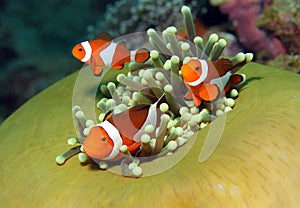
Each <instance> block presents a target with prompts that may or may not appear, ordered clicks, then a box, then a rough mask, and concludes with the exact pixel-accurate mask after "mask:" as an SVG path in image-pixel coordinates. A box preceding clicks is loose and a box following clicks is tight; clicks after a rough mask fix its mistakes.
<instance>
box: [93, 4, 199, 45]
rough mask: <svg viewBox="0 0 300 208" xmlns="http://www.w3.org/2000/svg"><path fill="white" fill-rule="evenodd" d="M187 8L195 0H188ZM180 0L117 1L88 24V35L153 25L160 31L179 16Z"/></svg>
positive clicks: (135, 29) (142, 29)
mask: <svg viewBox="0 0 300 208" xmlns="http://www.w3.org/2000/svg"><path fill="white" fill-rule="evenodd" d="M189 2H190V3H188V4H187V5H188V6H190V7H191V8H193V7H196V6H199V5H198V4H199V3H198V2H197V1H189ZM183 4H185V1H184V0H155V1H152V0H132V1H127V0H119V1H116V2H115V3H114V4H112V5H109V6H108V7H107V10H106V12H105V13H104V14H103V16H101V18H99V20H98V22H97V23H96V26H92V25H90V26H89V27H88V31H89V33H90V35H89V37H90V38H91V39H92V38H95V37H96V36H97V34H98V33H99V32H100V31H106V32H108V33H110V34H111V35H112V36H113V37H118V36H121V35H125V34H129V33H132V32H142V31H146V30H147V29H148V28H150V27H154V28H155V29H156V30H158V31H162V30H163V29H164V28H165V27H167V26H169V25H177V26H178V21H179V20H180V19H181V16H180V8H181V6H182V5H183Z"/></svg>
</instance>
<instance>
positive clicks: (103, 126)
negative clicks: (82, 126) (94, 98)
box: [83, 101, 161, 161]
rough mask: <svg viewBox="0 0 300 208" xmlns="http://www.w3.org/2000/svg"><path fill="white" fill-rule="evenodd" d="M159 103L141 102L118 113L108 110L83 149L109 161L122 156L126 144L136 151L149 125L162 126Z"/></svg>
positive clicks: (129, 148)
mask: <svg viewBox="0 0 300 208" xmlns="http://www.w3.org/2000/svg"><path fill="white" fill-rule="evenodd" d="M158 102H159V101H157V102H156V103H154V104H152V105H147V104H141V105H137V106H135V107H132V108H130V109H128V110H126V111H124V112H122V113H120V114H117V115H113V114H112V113H111V112H110V113H108V114H107V115H106V116H105V118H104V121H103V122H102V123H100V124H98V125H97V126H94V127H92V128H91V130H90V133H89V134H88V136H87V138H86V140H85V141H84V143H83V151H84V152H85V153H86V154H87V155H88V156H89V157H91V158H93V159H96V160H109V161H115V160H118V159H121V158H122V153H121V152H120V150H119V149H120V147H121V146H122V145H127V147H128V151H129V152H130V153H131V154H136V153H137V152H138V151H139V147H140V146H141V141H140V138H141V136H142V135H143V134H144V133H145V131H144V129H145V127H146V126H147V125H149V124H151V125H153V126H155V127H158V125H159V123H160V119H159V118H160V115H161V113H160V110H159V108H157V104H158Z"/></svg>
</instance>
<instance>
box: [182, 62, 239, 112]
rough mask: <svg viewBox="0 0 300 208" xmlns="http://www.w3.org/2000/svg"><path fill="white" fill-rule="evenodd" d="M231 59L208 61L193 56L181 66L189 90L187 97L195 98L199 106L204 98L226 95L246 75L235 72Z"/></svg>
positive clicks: (210, 99) (207, 99) (205, 99)
mask: <svg viewBox="0 0 300 208" xmlns="http://www.w3.org/2000/svg"><path fill="white" fill-rule="evenodd" d="M233 68H234V67H233V66H232V63H231V62H230V60H228V59H225V58H222V59H219V60H217V61H208V60H203V59H198V58H191V59H189V60H188V61H187V62H186V63H184V64H183V65H182V67H181V75H182V78H183V80H184V83H185V85H186V86H187V88H188V92H187V94H186V95H185V98H186V99H193V100H194V102H195V104H196V105H197V106H200V105H201V103H202V100H204V101H214V100H216V99H217V98H218V97H219V96H220V95H222V96H223V95H225V93H227V92H228V90H229V89H230V88H231V86H232V85H236V84H239V83H241V82H242V81H243V80H244V77H243V76H242V75H240V74H233V72H232V69H233Z"/></svg>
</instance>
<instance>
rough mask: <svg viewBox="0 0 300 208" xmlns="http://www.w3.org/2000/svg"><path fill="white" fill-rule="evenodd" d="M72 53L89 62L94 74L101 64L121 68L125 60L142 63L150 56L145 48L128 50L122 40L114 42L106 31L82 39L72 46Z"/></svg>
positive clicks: (97, 72) (100, 70)
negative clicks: (88, 38) (95, 37)
mask: <svg viewBox="0 0 300 208" xmlns="http://www.w3.org/2000/svg"><path fill="white" fill-rule="evenodd" d="M72 54H73V56H74V57H75V58H77V59H78V60H80V61H82V62H84V63H86V64H91V66H92V70H93V73H94V75H96V76H99V75H101V73H102V71H103V68H102V67H103V66H108V67H111V68H114V69H118V70H119V69H122V68H123V67H124V64H125V62H130V61H133V62H139V63H144V62H145V61H147V60H148V59H149V57H150V53H149V51H148V50H147V49H145V48H141V49H138V50H133V51H129V50H128V49H127V46H126V44H125V42H124V41H122V42H114V41H112V38H111V36H110V35H109V34H107V33H104V32H102V33H100V34H99V35H98V37H97V39H95V40H89V41H84V42H81V43H78V44H77V45H76V46H74V48H73V50H72Z"/></svg>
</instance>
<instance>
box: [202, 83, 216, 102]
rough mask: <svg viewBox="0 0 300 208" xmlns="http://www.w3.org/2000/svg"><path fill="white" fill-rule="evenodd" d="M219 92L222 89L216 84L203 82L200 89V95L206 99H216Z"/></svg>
mask: <svg viewBox="0 0 300 208" xmlns="http://www.w3.org/2000/svg"><path fill="white" fill-rule="evenodd" d="M219 94H220V90H219V88H218V87H217V85H215V84H203V85H202V86H201V87H200V90H199V97H200V98H202V99H203V100H205V101H214V100H216V99H217V98H218V96H219Z"/></svg>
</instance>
